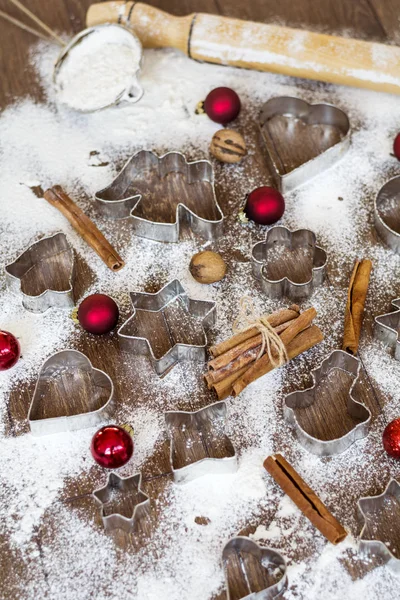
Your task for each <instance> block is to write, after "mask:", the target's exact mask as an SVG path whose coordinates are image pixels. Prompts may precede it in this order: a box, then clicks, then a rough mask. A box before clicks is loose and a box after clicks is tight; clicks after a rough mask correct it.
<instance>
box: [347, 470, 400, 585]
mask: <svg viewBox="0 0 400 600" xmlns="http://www.w3.org/2000/svg"><path fill="white" fill-rule="evenodd" d="M390 497H391V498H393V500H394V502H395V503H396V505H397V516H395V515H393V514H392V515H389V517H388V519H389V521H391V522H393V521H394V520H396V521H397V520H398V517H399V513H400V485H399V483H398V482H397V481H396V480H395V479H391V480H390V481H389V483H388V485H387V486H386V488H385V491H384V492H382V494H380V495H378V496H367V497H365V498H360V499H359V501H358V503H357V508H358V514H359V519H360V521H361V522H362V523H363V527H362V530H361V533H360V538H359V543H358V546H359V551H360V554H361V555H362V556H363V557H365V558H367V557H368V558H369V557H378V558H380V559H381V560H382V562H383V563H384V564H386V566H387V567H389V569H390V570H391V571H392V572H394V573H395V574H396V575H399V574H400V558H398V557H397V556H395V554H394V553H393V552H392V551H391V550H390V548H389V545H388V543H385V542H384V541H383V540H382V539H378V538H376V537H375V536H376V535H377V534H378V531H377V528H376V527H375V528H374V525H376V516H375V515H376V514H377V513H378V512H380V513H384V512H385V508H386V510H389V509H390V507H388V506H387V504H388V503H389V502H390V500H389V499H390ZM369 515H372V517H371V518H369Z"/></svg>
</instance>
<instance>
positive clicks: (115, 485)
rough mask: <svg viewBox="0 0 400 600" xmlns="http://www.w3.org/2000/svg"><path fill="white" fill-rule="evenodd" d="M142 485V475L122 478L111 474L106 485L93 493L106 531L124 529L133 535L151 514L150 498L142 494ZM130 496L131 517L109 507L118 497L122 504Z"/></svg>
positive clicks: (137, 474) (113, 473)
mask: <svg viewBox="0 0 400 600" xmlns="http://www.w3.org/2000/svg"><path fill="white" fill-rule="evenodd" d="M141 485H142V474H141V473H136V475H132V476H131V477H120V476H119V475H118V474H117V473H115V472H111V473H109V475H108V478H107V483H106V485H105V486H104V487H102V488H100V489H98V490H95V491H94V492H93V493H92V496H93V497H94V499H95V500H96V502H97V503H98V504H100V506H101V518H102V520H103V525H104V528H105V529H106V531H111V530H112V529H123V530H124V531H126V533H132V532H133V531H134V530H135V525H136V524H137V522H138V521H139V520H140V519H141V518H142V517H145V516H147V515H148V514H149V513H150V498H149V497H148V496H147V495H146V494H145V493H144V492H142V490H141ZM128 496H129V499H130V503H129V510H130V511H131V516H130V517H127V516H125V515H124V514H122V512H118V511H116V510H114V509H113V508H112V509H110V508H109V507H108V506H107V505H108V504H110V503H111V502H112V501H113V500H116V497H120V501H121V503H122V502H123V500H124V498H125V499H126V498H127V497H128ZM132 500H133V502H132ZM113 504H114V503H113Z"/></svg>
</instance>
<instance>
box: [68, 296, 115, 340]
mask: <svg viewBox="0 0 400 600" xmlns="http://www.w3.org/2000/svg"><path fill="white" fill-rule="evenodd" d="M118 317H119V309H118V305H117V303H116V302H115V300H113V299H112V298H110V296H106V295H105V294H92V295H91V296H88V297H87V298H85V299H84V300H83V302H81V304H80V305H79V308H78V321H79V323H80V324H81V325H82V327H83V329H85V330H86V331H88V332H89V333H94V334H96V335H101V334H102V333H109V332H110V331H111V330H112V329H114V327H115V326H116V324H117V321H118Z"/></svg>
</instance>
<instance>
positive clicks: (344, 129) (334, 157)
mask: <svg viewBox="0 0 400 600" xmlns="http://www.w3.org/2000/svg"><path fill="white" fill-rule="evenodd" d="M276 116H282V117H292V118H293V119H300V120H301V121H303V122H304V123H306V124H307V125H327V126H331V127H335V128H336V129H337V130H339V132H340V136H341V139H340V141H338V142H337V143H335V144H333V145H332V146H330V147H328V148H327V149H326V150H325V151H324V152H322V153H321V154H318V155H317V156H315V157H314V158H312V159H310V160H308V161H307V162H305V163H304V164H302V165H300V166H298V167H296V168H294V169H293V170H289V171H287V170H286V169H285V168H284V166H283V164H282V162H281V161H278V158H277V157H276V153H275V152H274V151H273V148H274V142H273V140H272V138H271V136H270V134H269V132H268V128H267V124H268V121H269V120H270V119H272V118H273V117H276ZM259 126H260V130H261V136H262V139H263V141H264V143H265V146H266V150H267V152H266V157H267V161H268V165H269V168H270V171H271V174H272V176H273V177H274V180H275V183H276V185H277V187H278V188H279V189H280V190H281V191H282V192H289V191H291V190H293V189H294V188H296V187H297V186H299V185H302V184H303V183H305V182H306V181H308V180H309V179H311V178H312V177H315V176H316V175H319V174H320V173H321V171H323V170H325V169H327V168H329V167H331V166H332V165H334V164H335V163H336V162H337V161H338V160H340V159H341V158H342V157H343V156H344V154H345V153H346V151H347V150H348V148H349V146H350V122H349V119H348V117H347V115H346V114H345V113H344V112H343V111H342V110H340V109H339V108H337V107H336V106H333V105H332V104H309V103H308V102H306V101H305V100H300V98H292V97H290V96H282V97H279V98H272V99H271V100H268V102H266V103H265V104H264V105H263V106H262V109H261V113H260V117H259Z"/></svg>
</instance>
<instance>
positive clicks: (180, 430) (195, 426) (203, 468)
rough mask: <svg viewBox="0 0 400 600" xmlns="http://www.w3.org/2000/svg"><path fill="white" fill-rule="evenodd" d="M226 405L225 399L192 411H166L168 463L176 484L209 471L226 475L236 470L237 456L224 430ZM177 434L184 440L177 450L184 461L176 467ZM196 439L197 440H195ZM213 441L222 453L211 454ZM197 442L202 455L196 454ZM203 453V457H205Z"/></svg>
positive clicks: (206, 473) (213, 445) (212, 452)
mask: <svg viewBox="0 0 400 600" xmlns="http://www.w3.org/2000/svg"><path fill="white" fill-rule="evenodd" d="M226 413H227V407H226V403H225V402H223V401H222V402H215V403H214V404H210V405H209V406H206V407H205V408H202V409H200V410H197V411H195V412H188V411H169V412H166V413H165V424H166V427H167V433H168V437H169V439H170V463H171V469H172V473H173V476H174V481H175V483H187V482H189V481H192V480H193V479H197V477H202V476H203V475H208V474H210V473H211V474H217V475H221V474H229V473H234V472H235V471H236V470H237V456H236V452H235V448H234V447H233V444H232V442H231V441H230V439H229V438H228V436H227V435H226V432H225V427H226V418H227V417H226ZM177 434H179V436H180V438H181V439H182V440H183V444H181V446H182V447H181V448H180V450H181V451H182V452H183V454H184V455H185V459H186V462H187V464H186V465H184V466H177V465H178V464H180V462H179V463H178V461H177V458H176V455H177V453H178V447H177ZM195 438H197V439H195ZM216 440H218V445H219V444H220V445H221V447H222V446H223V449H222V454H223V456H221V457H216V456H213V454H215V452H214V451H213V448H214V447H215V443H216ZM196 444H197V445H198V446H200V447H201V456H202V458H197V456H196V455H195V452H196ZM204 455H205V456H204Z"/></svg>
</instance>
